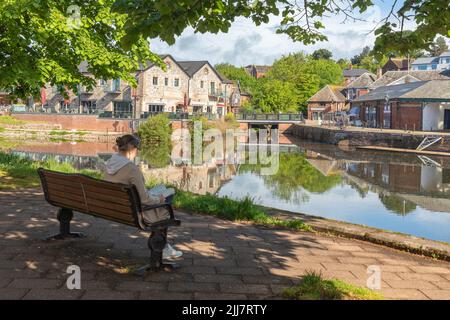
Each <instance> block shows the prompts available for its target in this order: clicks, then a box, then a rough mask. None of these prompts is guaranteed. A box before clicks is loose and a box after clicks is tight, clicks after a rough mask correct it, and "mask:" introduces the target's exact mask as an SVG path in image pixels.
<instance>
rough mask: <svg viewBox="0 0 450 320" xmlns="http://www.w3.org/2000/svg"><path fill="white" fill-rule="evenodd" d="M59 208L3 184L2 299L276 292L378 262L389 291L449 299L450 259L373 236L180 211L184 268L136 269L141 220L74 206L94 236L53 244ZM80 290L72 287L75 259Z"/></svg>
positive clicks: (175, 235) (360, 278)
mask: <svg viewBox="0 0 450 320" xmlns="http://www.w3.org/2000/svg"><path fill="white" fill-rule="evenodd" d="M55 211H56V209H55V208H53V207H51V206H50V205H48V204H47V203H46V202H45V201H44V200H43V196H42V193H41V192H40V191H36V190H22V191H17V192H6V191H0V299H225V300H233V299H278V298H280V295H279V294H280V292H281V291H282V289H283V288H285V287H287V286H290V285H292V284H293V283H295V281H296V280H297V279H298V277H300V276H301V275H303V274H304V273H305V272H306V271H308V270H316V271H321V272H322V273H323V275H324V276H325V277H334V278H338V279H342V280H344V281H346V282H349V283H352V284H355V285H361V286H364V285H365V284H366V280H367V277H368V275H367V273H366V272H367V267H368V266H369V265H378V266H380V268H381V272H382V274H381V278H382V287H381V290H380V292H381V293H382V294H383V295H384V296H385V297H386V298H389V299H450V263H448V262H443V261H435V260H432V259H428V258H423V257H419V256H414V255H410V254H408V253H405V252H400V251H396V250H393V249H389V248H385V247H382V246H377V245H373V244H370V243H367V242H362V241H357V240H349V239H343V238H338V237H332V236H325V235H318V234H313V233H306V232H293V231H289V230H283V229H273V228H264V227H256V226H254V225H251V224H246V223H235V222H229V221H223V220H219V219H216V218H213V217H208V216H201V215H189V214H186V213H181V212H178V213H177V215H178V217H179V218H180V219H181V220H182V226H181V227H179V228H173V229H172V230H171V232H170V238H171V239H170V240H171V241H172V242H174V243H175V246H176V248H178V249H180V250H183V251H184V256H183V258H181V259H180V260H179V263H180V264H181V268H180V269H179V270H177V271H175V272H170V273H164V272H163V273H154V274H148V275H146V276H145V277H137V276H134V275H132V274H129V273H127V270H129V269H130V268H134V267H136V266H140V265H143V264H145V263H146V260H147V258H148V254H149V251H148V249H147V247H146V243H147V236H148V234H147V233H145V232H140V231H138V230H136V229H134V228H131V227H127V226H123V225H119V224H117V223H112V222H109V221H105V220H102V219H96V218H93V217H90V216H87V215H83V214H75V219H74V221H73V222H72V230H74V231H81V232H83V233H85V235H86V236H87V237H85V238H82V239H70V240H64V241H53V242H46V241H43V240H42V239H43V238H44V237H45V236H47V235H49V234H51V233H55V232H56V231H57V229H58V222H57V220H56V218H55V216H56V215H55ZM72 264H76V265H78V266H80V268H81V271H82V274H81V287H82V288H81V290H68V289H67V287H66V280H67V277H68V276H69V274H67V273H66V269H67V267H68V266H69V265H72Z"/></svg>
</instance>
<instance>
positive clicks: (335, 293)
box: [283, 272, 383, 300]
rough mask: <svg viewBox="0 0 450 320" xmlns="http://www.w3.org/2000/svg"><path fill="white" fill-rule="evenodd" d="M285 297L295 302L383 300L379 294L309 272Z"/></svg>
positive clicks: (284, 292)
mask: <svg viewBox="0 0 450 320" xmlns="http://www.w3.org/2000/svg"><path fill="white" fill-rule="evenodd" d="M283 296H284V297H285V298H288V299H295V300H382V299H383V296H382V295H380V294H379V293H378V292H375V291H373V290H369V289H366V288H363V287H357V286H354V285H351V284H348V283H345V282H344V281H342V280H338V279H329V280H326V279H323V277H322V275H321V274H320V273H316V272H309V273H307V274H306V275H305V276H303V277H302V278H301V279H300V282H299V283H298V284H297V285H296V286H294V287H292V288H287V289H285V290H284V291H283Z"/></svg>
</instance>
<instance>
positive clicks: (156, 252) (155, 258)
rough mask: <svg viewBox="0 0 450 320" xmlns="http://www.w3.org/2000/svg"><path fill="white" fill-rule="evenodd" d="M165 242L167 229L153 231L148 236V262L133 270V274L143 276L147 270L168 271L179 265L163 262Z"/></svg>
mask: <svg viewBox="0 0 450 320" xmlns="http://www.w3.org/2000/svg"><path fill="white" fill-rule="evenodd" d="M166 243H167V229H164V230H158V231H154V232H152V233H151V234H150V237H149V238H148V242H147V245H148V248H149V249H150V264H147V265H145V266H143V267H141V268H139V269H136V270H135V271H134V274H136V275H139V276H143V275H145V274H146V273H147V272H158V271H161V270H165V271H170V270H173V269H176V268H178V267H179V265H178V264H176V263H172V262H167V261H165V262H163V250H164V247H165V246H166Z"/></svg>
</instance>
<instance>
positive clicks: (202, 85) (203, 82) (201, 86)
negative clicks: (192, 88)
mask: <svg viewBox="0 0 450 320" xmlns="http://www.w3.org/2000/svg"><path fill="white" fill-rule="evenodd" d="M204 87H205V81H200V88H202V89H203V88H204Z"/></svg>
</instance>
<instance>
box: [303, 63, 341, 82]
mask: <svg viewBox="0 0 450 320" xmlns="http://www.w3.org/2000/svg"><path fill="white" fill-rule="evenodd" d="M301 71H302V72H303V73H307V74H311V75H316V76H317V77H318V78H319V87H320V88H322V87H324V86H325V85H327V84H340V83H342V80H343V78H342V69H341V67H340V66H339V65H338V64H337V63H336V62H334V61H333V60H313V59H310V60H308V61H307V62H306V63H305V64H303V65H302V66H301Z"/></svg>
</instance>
